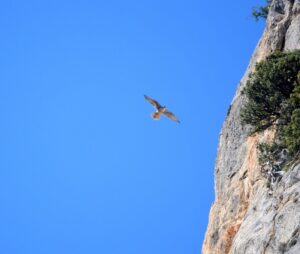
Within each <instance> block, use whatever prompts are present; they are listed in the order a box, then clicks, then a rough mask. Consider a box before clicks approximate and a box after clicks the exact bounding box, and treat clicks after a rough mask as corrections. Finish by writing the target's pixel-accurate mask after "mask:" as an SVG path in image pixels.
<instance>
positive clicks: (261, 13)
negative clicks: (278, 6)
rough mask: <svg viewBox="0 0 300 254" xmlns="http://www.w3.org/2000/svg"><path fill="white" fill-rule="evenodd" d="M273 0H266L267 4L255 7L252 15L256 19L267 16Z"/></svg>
mask: <svg viewBox="0 0 300 254" xmlns="http://www.w3.org/2000/svg"><path fill="white" fill-rule="evenodd" d="M271 2H272V0H266V5H264V6H258V7H253V9H252V16H253V17H254V18H255V20H256V21H258V20H259V19H266V18H267V16H268V13H269V8H270V4H271Z"/></svg>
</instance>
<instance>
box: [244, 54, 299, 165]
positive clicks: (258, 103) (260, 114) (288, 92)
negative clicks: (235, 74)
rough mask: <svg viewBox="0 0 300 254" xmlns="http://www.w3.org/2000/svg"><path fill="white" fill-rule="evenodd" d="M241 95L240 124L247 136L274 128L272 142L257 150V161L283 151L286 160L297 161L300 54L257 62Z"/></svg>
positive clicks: (274, 57)
mask: <svg viewBox="0 0 300 254" xmlns="http://www.w3.org/2000/svg"><path fill="white" fill-rule="evenodd" d="M242 93H243V94H244V95H245V96H246V98H247V102H246V104H245V105H244V107H243V108H242V109H241V122H242V124H243V125H244V124H249V125H251V126H252V131H251V134H253V133H256V132H260V131H263V130H266V129H267V128H269V127H271V126H273V127H275V138H274V142H273V143H272V144H268V145H267V144H264V145H261V146H260V147H259V151H260V155H261V158H264V156H263V155H266V154H269V157H270V154H273V155H274V160H275V157H278V152H280V151H282V150H283V149H285V150H286V151H287V154H288V157H289V159H293V158H295V157H297V156H298V155H299V151H300V50H296V51H293V52H287V53H283V52H276V53H273V54H272V55H270V56H269V57H267V58H266V59H265V60H264V61H261V62H259V63H258V64H257V65H256V68H255V71H254V72H253V73H252V74H251V75H250V77H249V80H248V82H247V84H246V86H245V88H244V89H243V91H242ZM275 151H276V152H275ZM275 154H277V155H276V156H275Z"/></svg>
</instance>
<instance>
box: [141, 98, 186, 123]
mask: <svg viewBox="0 0 300 254" xmlns="http://www.w3.org/2000/svg"><path fill="white" fill-rule="evenodd" d="M144 97H145V99H146V100H147V101H149V102H150V103H151V105H152V106H153V107H155V109H156V111H155V112H153V113H152V114H151V116H152V118H153V119H155V120H158V119H159V118H160V115H161V114H163V115H165V116H166V117H169V118H170V119H171V120H173V121H175V122H177V123H180V121H179V120H178V119H177V117H176V116H175V115H174V114H173V113H172V112H170V111H169V110H168V109H167V107H166V106H161V105H160V104H159V103H158V101H156V100H154V99H152V98H150V97H149V96H147V95H144Z"/></svg>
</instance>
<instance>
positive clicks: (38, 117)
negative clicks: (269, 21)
mask: <svg viewBox="0 0 300 254" xmlns="http://www.w3.org/2000/svg"><path fill="white" fill-rule="evenodd" d="M263 2H264V1H240V2H239V3H238V4H237V3H234V2H230V1H229V2H228V1H227V2H224V1H218V0H217V1H214V2H205V1H204V2H200V1H195V0H187V1H176V0H172V1H169V0H166V1H161V0H153V1H132V0H128V1H120V0H115V1H92V0H85V1H53V0H52V1H33V0H28V1H18V0H17V1H14V0H11V1H4V2H2V3H1V8H0V31H1V40H0V74H1V75H0V119H1V124H0V140H1V142H0V202H1V209H0V239H1V241H0V249H1V253H3V254H27V253H28V254H41V253H42V254H48V253H49V254H53V253H55V254H60V253H63V254H65V253H72V254H77V253H78V254H82V253H84V254H85V253H89V254H93V253H105V254H117V253H122V254H150V253H151V254H153V253H155V254H166V253H172V254H186V253H200V250H201V245H202V241H203V237H204V233H205V230H206V226H207V222H208V213H209V209H210V206H211V204H212V202H213V200H214V185H213V168H214V161H215V156H216V150H217V142H218V136H219V132H220V129H221V126H222V122H223V120H224V118H225V115H226V111H227V108H228V106H229V104H230V101H231V99H232V97H233V95H234V92H235V89H236V86H237V84H238V82H239V80H240V78H241V77H242V75H243V73H244V71H245V69H246V67H247V64H248V62H249V59H250V56H251V53H252V51H253V49H254V48H255V45H256V43H257V41H258V39H259V37H260V35H261V33H262V30H263V26H264V23H263V22H258V23H256V22H255V21H254V20H253V19H252V18H251V16H250V13H251V8H252V6H255V5H259V4H262V3H263ZM144 94H147V95H149V96H151V97H153V98H155V99H157V100H159V101H160V102H161V103H162V104H164V105H167V106H168V107H169V109H170V110H171V111H173V112H174V113H176V115H177V116H178V117H179V118H180V120H181V124H177V123H175V122H172V121H170V120H169V119H167V118H163V119H161V120H160V121H153V120H152V119H151V118H150V113H151V112H153V108H152V107H151V105H150V104H148V103H147V102H146V101H145V100H144V98H143V95H144Z"/></svg>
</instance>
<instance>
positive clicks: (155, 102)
mask: <svg viewBox="0 0 300 254" xmlns="http://www.w3.org/2000/svg"><path fill="white" fill-rule="evenodd" d="M144 97H145V99H146V100H147V101H149V102H150V103H151V105H152V106H154V107H155V108H156V109H159V108H161V105H160V104H159V103H158V102H157V101H156V100H153V99H152V98H150V97H149V96H147V95H144Z"/></svg>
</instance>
